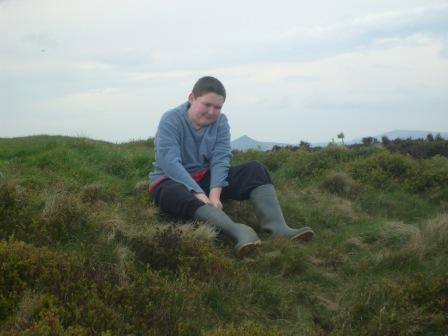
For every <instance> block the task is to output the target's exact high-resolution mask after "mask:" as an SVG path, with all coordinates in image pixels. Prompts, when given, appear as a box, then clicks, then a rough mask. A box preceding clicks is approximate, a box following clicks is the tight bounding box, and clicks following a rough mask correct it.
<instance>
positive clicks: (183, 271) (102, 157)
mask: <svg viewBox="0 0 448 336" xmlns="http://www.w3.org/2000/svg"><path fill="white" fill-rule="evenodd" d="M153 155H154V153H153V148H152V142H151V141H140V142H132V143H127V144H121V145H114V144H110V143H106V142H99V141H93V140H90V139H85V138H68V137H48V136H37V137H26V138H16V139H0V225H1V231H0V234H1V237H0V238H1V240H0V335H19V334H23V335H45V334H51V332H54V333H55V334H65V335H83V334H84V335H90V334H93V335H126V334H132V335H134V334H135V335H281V334H284V335H300V334H302V335H443V334H446V333H448V327H447V325H448V316H447V311H448V299H447V298H448V266H447V263H446V260H447V257H448V249H447V243H448V214H447V211H448V160H447V159H446V158H443V157H434V158H432V159H428V160H421V161H417V160H414V159H412V158H410V157H407V156H403V155H399V154H390V153H389V152H387V151H385V150H384V149H382V148H380V147H368V148H365V147H364V148H357V149H352V150H348V149H344V148H328V149H324V150H320V151H318V152H313V153H310V152H306V151H297V152H286V151H278V152H268V153H261V152H247V153H240V154H237V155H236V156H235V157H234V163H238V162H244V161H247V160H253V159H256V160H259V161H261V162H263V163H264V164H265V165H266V166H267V167H268V168H269V169H270V171H271V172H272V175H273V179H274V182H275V185H276V186H277V188H278V191H279V197H280V200H281V203H282V206H283V208H284V212H285V217H286V218H287V220H288V222H289V223H290V225H291V226H297V227H298V226H302V225H310V226H312V227H313V228H314V229H315V231H316V234H317V235H316V239H315V240H314V241H312V242H311V243H308V244H295V243H292V242H289V241H287V240H282V239H279V240H268V239H267V240H265V242H264V244H263V247H262V248H261V249H260V250H259V251H258V252H257V253H256V254H254V255H252V256H251V257H249V258H246V259H244V260H236V259H235V258H233V256H232V243H231V242H229V241H228V240H226V239H225V238H222V237H218V239H215V238H216V237H215V236H216V234H215V233H214V232H213V231H211V230H209V229H208V228H207V227H206V226H204V225H199V226H198V227H193V226H192V225H190V224H188V223H175V222H172V221H171V220H170V219H169V218H166V217H164V216H162V215H161V214H159V212H158V210H157V209H156V208H155V207H154V205H153V204H151V202H150V201H148V196H147V195H146V193H145V192H144V190H145V176H146V174H147V172H148V170H150V163H151V161H152V159H153ZM225 207H226V209H227V210H228V211H229V213H230V214H231V216H232V217H233V218H234V219H236V220H238V221H241V222H245V223H248V224H250V225H253V226H254V227H256V219H255V217H254V215H253V211H252V208H251V206H250V204H247V203H226V204H225ZM265 238H267V237H265Z"/></svg>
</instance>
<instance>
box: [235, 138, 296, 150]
mask: <svg viewBox="0 0 448 336" xmlns="http://www.w3.org/2000/svg"><path fill="white" fill-rule="evenodd" d="M275 145H277V146H288V145H290V144H287V143H280V142H262V141H257V140H255V139H252V138H250V137H248V136H247V135H243V136H242V137H239V138H238V139H235V140H233V141H232V142H231V147H232V149H233V150H234V149H236V150H248V149H258V150H262V151H266V150H270V149H272V147H274V146H275Z"/></svg>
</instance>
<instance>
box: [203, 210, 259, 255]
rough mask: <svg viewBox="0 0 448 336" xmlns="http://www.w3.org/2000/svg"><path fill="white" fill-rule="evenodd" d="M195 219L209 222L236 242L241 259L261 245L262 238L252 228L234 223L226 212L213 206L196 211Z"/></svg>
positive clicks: (237, 252) (236, 250)
mask: <svg viewBox="0 0 448 336" xmlns="http://www.w3.org/2000/svg"><path fill="white" fill-rule="evenodd" d="M195 218H196V219H201V220H203V221H205V222H207V223H208V224H210V225H212V226H214V227H215V228H217V229H218V230H219V231H220V232H223V233H224V234H226V235H228V236H230V237H232V238H233V239H234V240H236V245H235V254H236V256H237V257H239V258H242V257H244V256H245V255H247V254H248V253H249V252H251V251H253V250H254V249H255V248H257V247H258V246H260V245H261V240H260V238H259V237H258V235H257V234H256V233H255V231H254V230H253V229H252V228H251V227H250V226H247V225H245V224H239V223H235V222H233V221H232V220H231V219H230V218H229V216H227V215H226V214H225V212H224V211H222V210H220V209H218V208H215V207H214V206H212V205H209V204H206V205H204V206H202V207H200V208H199V209H198V210H196V213H195Z"/></svg>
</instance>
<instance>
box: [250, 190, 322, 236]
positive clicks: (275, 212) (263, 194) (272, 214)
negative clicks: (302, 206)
mask: <svg viewBox="0 0 448 336" xmlns="http://www.w3.org/2000/svg"><path fill="white" fill-rule="evenodd" d="M250 200H251V201H252V203H253V205H254V207H255V212H256V214H257V218H258V220H259V221H260V226H261V229H262V230H263V231H265V232H269V233H271V234H272V236H273V237H279V236H284V237H289V238H291V240H297V241H307V240H310V239H311V238H313V236H314V232H313V230H312V229H311V228H309V227H307V226H305V227H302V228H300V229H293V228H290V227H289V226H288V225H287V224H286V222H285V218H284V217H283V212H282V209H281V208H280V203H279V201H278V198H277V193H276V192H275V189H274V186H273V185H272V184H264V185H262V186H259V187H257V188H255V189H254V190H252V191H251V193H250Z"/></svg>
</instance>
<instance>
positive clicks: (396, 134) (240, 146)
mask: <svg viewBox="0 0 448 336" xmlns="http://www.w3.org/2000/svg"><path fill="white" fill-rule="evenodd" d="M430 133H431V134H432V135H433V136H434V137H435V136H436V135H437V134H440V135H441V136H442V138H445V139H448V132H433V131H413V130H393V131H389V132H386V133H382V134H379V135H375V136H372V137H374V138H376V139H378V141H381V138H382V137H383V136H386V137H388V138H389V139H390V140H394V139H397V138H400V139H408V138H411V139H424V138H426V136H427V135H428V134H430ZM368 136H369V135H366V137H368ZM329 142H330V141H328V142H319V143H310V145H311V147H325V146H326V145H327V144H328V143H329ZM361 142H362V138H356V139H353V140H349V141H345V143H346V144H349V145H350V144H356V143H361ZM275 145H277V146H294V145H297V144H288V143H281V142H265V141H258V140H255V139H252V138H251V137H248V136H247V135H243V136H241V137H239V138H237V139H235V140H233V141H232V142H231V147H232V150H243V151H244V150H248V149H256V150H262V151H266V150H270V149H272V147H274V146H275Z"/></svg>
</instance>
